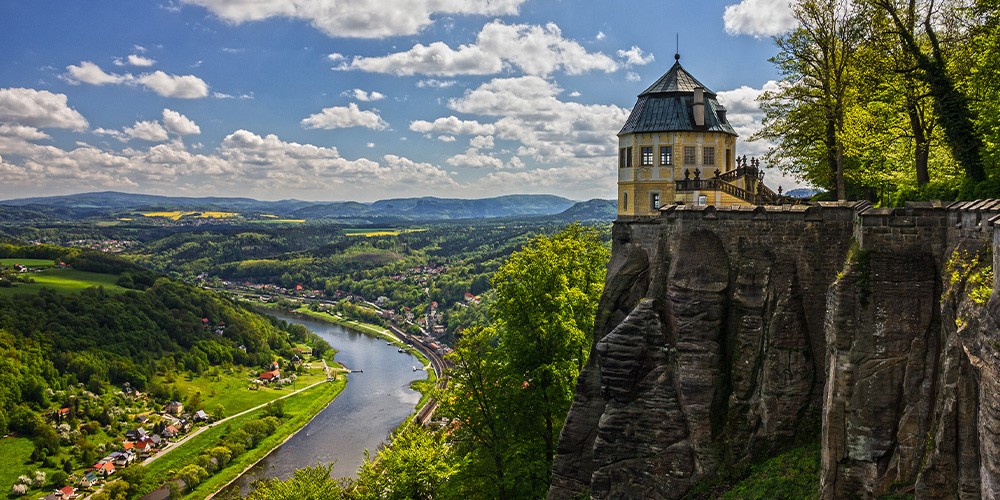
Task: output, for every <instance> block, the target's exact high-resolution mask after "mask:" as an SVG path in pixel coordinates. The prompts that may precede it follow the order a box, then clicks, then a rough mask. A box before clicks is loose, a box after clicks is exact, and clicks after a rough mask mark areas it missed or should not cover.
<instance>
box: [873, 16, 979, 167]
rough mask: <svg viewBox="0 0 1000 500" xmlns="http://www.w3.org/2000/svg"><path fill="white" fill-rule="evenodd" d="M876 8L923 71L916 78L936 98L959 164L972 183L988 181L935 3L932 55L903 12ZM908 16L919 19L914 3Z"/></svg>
mask: <svg viewBox="0 0 1000 500" xmlns="http://www.w3.org/2000/svg"><path fill="white" fill-rule="evenodd" d="M875 4H876V5H878V6H879V7H881V8H882V9H883V10H884V11H885V12H886V13H887V14H888V15H889V17H890V18H891V19H892V23H893V24H894V25H895V27H896V29H897V33H898V34H899V38H900V41H902V45H903V47H904V48H905V49H906V51H907V52H909V53H910V55H911V56H912V57H913V60H914V62H915V63H916V66H917V68H918V69H919V70H920V71H919V72H917V73H916V77H917V78H919V79H920V80H921V81H923V82H924V83H926V84H927V87H928V89H929V90H930V95H931V97H933V98H934V114H935V115H936V116H937V119H938V121H940V123H941V128H942V130H943V131H944V136H945V139H946V140H947V141H948V147H949V148H950V149H951V154H952V156H953V157H954V158H955V161H957V162H958V164H959V165H961V167H962V169H963V170H965V176H966V178H968V179H971V180H973V181H976V182H979V181H983V180H985V179H986V170H985V168H984V167H983V157H982V150H983V140H982V137H980V136H979V134H978V133H976V129H975V125H974V123H975V120H974V114H973V111H972V108H970V107H969V99H968V97H966V95H965V94H964V93H962V92H961V91H960V90H959V89H957V88H956V87H955V82H954V81H953V80H952V79H951V76H949V75H948V70H947V65H946V63H945V58H944V53H943V51H942V50H941V44H940V43H939V41H938V38H937V34H936V33H935V31H934V25H933V21H932V19H931V13H932V12H933V2H932V3H931V5H930V7H928V11H927V14H926V15H925V16H924V19H923V27H924V33H925V34H926V35H927V38H928V40H929V41H930V48H931V50H930V53H929V54H928V53H927V52H925V51H924V49H923V48H922V47H921V46H920V44H919V43H918V41H917V35H916V29H914V28H913V26H914V23H907V22H906V20H904V19H903V18H902V17H901V16H900V12H899V9H898V8H897V7H896V5H895V4H894V2H893V1H892V0H876V1H875ZM908 15H909V16H911V17H915V16H916V10H915V7H914V3H913V1H912V0H911V2H910V6H909V11H908Z"/></svg>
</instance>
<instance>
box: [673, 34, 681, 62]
mask: <svg viewBox="0 0 1000 500" xmlns="http://www.w3.org/2000/svg"><path fill="white" fill-rule="evenodd" d="M674 36H676V37H677V38H676V40H675V44H676V45H674V46H675V47H676V48H677V50H675V51H674V61H676V62H681V34H680V33H674Z"/></svg>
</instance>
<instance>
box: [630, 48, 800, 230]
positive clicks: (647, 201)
mask: <svg viewBox="0 0 1000 500" xmlns="http://www.w3.org/2000/svg"><path fill="white" fill-rule="evenodd" d="M674 59H675V62H674V65H673V66H672V67H671V68H670V70H669V71H667V73H666V74H664V75H663V76H662V77H660V79H659V80H657V81H656V83H654V84H653V85H652V86H650V87H649V88H648V89H646V90H645V91H643V92H642V93H641V94H639V99H638V100H637V101H636V103H635V107H634V108H632V114H631V115H629V117H628V121H626V122H625V126H624V127H622V130H621V132H619V133H618V215H619V216H632V217H634V216H644V215H656V214H659V210H660V207H662V206H664V205H669V204H674V203H684V204H692V205H715V206H731V205H759V204H765V203H776V202H778V201H779V200H780V199H781V197H780V196H779V195H777V194H776V193H774V192H772V191H771V190H770V189H768V188H767V187H765V186H764V185H763V183H762V182H761V180H762V179H763V175H762V171H761V170H760V169H759V168H758V164H757V161H756V160H750V161H748V160H746V158H743V159H740V158H739V157H737V156H736V138H737V134H736V131H735V130H733V127H732V125H730V124H729V121H728V120H727V119H726V108H724V107H723V106H722V105H721V104H719V101H718V100H717V99H716V94H715V92H712V91H711V90H709V89H708V88H707V87H705V85H703V84H702V83H701V82H699V81H698V80H697V79H695V78H694V77H693V76H691V74H690V73H688V72H687V71H686V70H685V69H684V68H683V67H681V63H680V55H675V56H674Z"/></svg>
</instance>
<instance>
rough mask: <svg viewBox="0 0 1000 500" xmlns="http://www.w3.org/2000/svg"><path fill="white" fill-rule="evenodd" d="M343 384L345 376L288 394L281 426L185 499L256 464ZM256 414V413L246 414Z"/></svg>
mask: <svg viewBox="0 0 1000 500" xmlns="http://www.w3.org/2000/svg"><path fill="white" fill-rule="evenodd" d="M346 384H347V379H344V378H340V379H339V380H337V381H336V382H333V383H330V384H320V385H318V386H316V387H313V388H312V389H310V390H308V391H303V392H302V393H300V394H297V395H295V396H292V397H290V398H288V399H286V400H285V414H286V415H291V418H289V419H288V420H285V421H284V422H282V424H281V426H280V427H278V429H277V430H275V431H274V434H271V435H270V436H268V437H267V438H265V439H264V441H263V442H261V443H260V445H258V446H257V447H256V448H254V449H253V450H249V451H247V452H246V453H245V454H243V455H242V456H240V457H238V458H236V459H235V460H233V462H232V463H231V464H229V466H228V467H226V468H225V469H224V470H221V471H219V473H217V474H215V475H214V476H212V477H210V478H208V479H206V480H205V482H204V483H202V484H200V485H199V486H198V487H197V488H196V489H195V490H194V491H192V492H191V493H190V494H188V495H187V496H186V497H185V498H205V497H206V496H208V495H209V494H211V493H215V492H216V491H218V490H219V489H220V488H222V487H223V486H225V485H226V484H228V483H229V482H230V481H232V480H233V479H236V478H237V477H239V475H240V474H242V473H243V471H244V470H246V468H248V467H250V466H251V465H253V464H255V463H257V462H258V461H259V460H260V459H262V458H264V457H265V456H267V454H268V453H270V452H271V451H272V450H273V449H274V448H277V447H278V446H279V445H281V443H284V442H285V440H286V439H288V437H289V436H291V435H292V434H295V433H296V432H298V431H299V429H301V428H303V427H305V425H306V424H308V423H309V421H310V420H312V419H313V417H315V416H316V414H317V413H319V412H320V411H322V410H323V408H326V406H327V405H328V404H330V402H331V401H333V399H334V398H335V397H337V395H338V394H340V391H343V390H344V386H345V385H346ZM250 415H251V416H253V415H258V416H259V413H258V412H254V413H251V414H250Z"/></svg>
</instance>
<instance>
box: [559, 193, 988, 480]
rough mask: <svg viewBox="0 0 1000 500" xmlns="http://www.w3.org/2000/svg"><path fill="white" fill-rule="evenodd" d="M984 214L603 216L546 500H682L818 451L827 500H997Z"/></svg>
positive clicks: (688, 212) (983, 209)
mask: <svg viewBox="0 0 1000 500" xmlns="http://www.w3.org/2000/svg"><path fill="white" fill-rule="evenodd" d="M998 210H1000V203H980V204H977V205H973V204H959V205H954V206H952V207H949V208H944V207H940V206H931V205H929V204H925V205H913V206H910V207H908V208H907V209H896V210H892V209H873V208H870V207H868V206H867V205H865V204H825V205H819V206H810V207H791V210H789V209H788V208H787V207H786V208H784V209H782V210H780V211H778V210H765V209H763V208H758V209H756V210H752V211H748V210H735V209H734V210H715V209H714V207H700V208H697V207H680V208H676V209H674V210H672V211H668V212H667V213H665V214H663V215H662V216H660V217H658V218H655V219H634V220H619V221H618V222H616V223H615V227H614V230H613V236H614V238H613V239H614V244H613V253H612V262H611V265H610V268H609V272H608V280H607V284H606V288H605V293H604V296H603V298H602V303H601V307H600V311H599V313H598V318H597V321H596V323H595V324H596V331H595V345H594V349H593V350H592V353H591V356H590V359H589V360H588V363H587V365H586V367H585V368H584V370H583V371H582V372H581V375H580V379H579V382H578V387H577V392H576V397H575V400H574V404H573V407H572V409H571V410H570V414H569V416H568V418H567V421H566V424H565V426H564V428H563V432H562V436H561V439H560V442H559V447H558V450H557V457H556V460H555V463H554V467H553V479H552V484H551V487H550V490H549V497H550V498H578V497H580V496H591V497H593V498H679V497H682V496H684V495H685V494H687V493H688V492H689V491H690V489H691V488H692V487H693V486H694V485H695V484H696V483H698V482H699V481H701V480H704V479H707V478H711V477H712V476H714V475H716V474H718V473H720V472H723V471H739V470H740V469H741V468H742V467H743V466H745V465H747V464H749V463H754V462H757V461H760V460H763V459H766V458H768V457H771V456H774V455H775V454H777V453H780V452H782V451H785V450H787V449H789V448H791V447H792V446H794V445H796V444H797V443H799V444H801V443H808V442H815V441H816V440H817V439H820V440H821V442H822V473H821V478H820V484H821V486H820V491H819V493H820V494H821V495H822V496H823V497H824V498H844V497H858V496H861V497H874V496H878V495H882V494H886V493H893V492H906V491H914V492H915V493H916V494H917V495H918V496H930V497H998V496H1000V371H998V370H997V367H998V364H997V361H998V359H1000V358H998V355H1000V354H998V351H1000V329H998V327H1000V299H996V298H994V299H993V300H991V301H989V302H988V303H987V302H986V298H988V297H990V296H991V293H990V292H991V290H992V289H993V288H994V284H993V282H992V275H991V274H988V270H989V269H991V268H992V264H993V262H992V261H990V258H989V257H988V256H989V255H990V253H989V250H991V249H992V247H993V246H994V242H993V241H992V229H991V226H990V224H989V223H987V222H985V221H986V220H987V219H988V218H990V217H992V216H994V215H996V214H997V213H998ZM996 244H997V245H1000V233H998V242H997V243H996ZM992 255H1000V251H997V252H993V254H992ZM977 256H978V260H977ZM998 260H1000V257H998ZM987 281H988V282H987ZM993 296H994V297H997V294H993Z"/></svg>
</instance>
